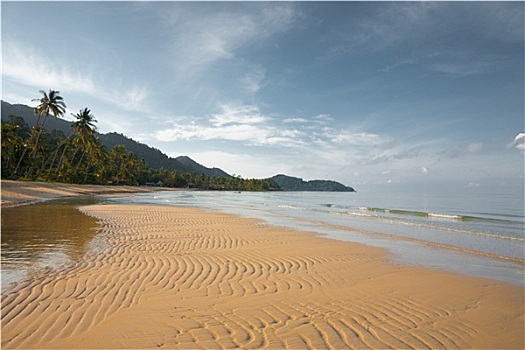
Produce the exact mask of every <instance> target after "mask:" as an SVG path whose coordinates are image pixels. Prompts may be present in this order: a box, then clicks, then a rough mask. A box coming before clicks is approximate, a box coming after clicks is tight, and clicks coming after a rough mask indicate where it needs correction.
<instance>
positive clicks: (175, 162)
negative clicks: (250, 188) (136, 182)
mask: <svg viewBox="0 0 525 350" xmlns="http://www.w3.org/2000/svg"><path fill="white" fill-rule="evenodd" d="M98 137H99V139H100V141H102V143H103V144H104V145H105V146H106V147H107V148H108V149H111V148H113V147H115V146H117V145H124V147H126V149H127V150H128V151H131V152H133V154H135V155H136V156H137V157H138V158H141V159H144V160H145V161H146V162H147V163H148V165H149V166H150V167H151V168H153V169H161V168H162V169H165V170H170V171H171V170H174V171H177V172H180V173H187V172H190V171H193V172H195V173H196V174H204V175H206V176H212V177H225V178H229V177H231V176H230V175H229V174H227V173H226V172H224V171H222V170H221V169H217V168H212V169H210V168H207V167H205V166H203V165H201V164H199V163H197V162H196V161H194V160H193V159H191V158H189V157H185V156H181V157H177V158H170V157H168V156H167V155H166V154H164V153H162V152H161V151H160V150H158V149H156V148H153V147H150V146H148V145H146V144H143V143H140V142H137V141H135V140H133V139H130V138H129V137H126V136H125V135H122V134H119V133H116V132H110V133H107V134H99V135H98Z"/></svg>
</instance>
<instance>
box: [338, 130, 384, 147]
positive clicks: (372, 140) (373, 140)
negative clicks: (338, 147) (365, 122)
mask: <svg viewBox="0 0 525 350" xmlns="http://www.w3.org/2000/svg"><path fill="white" fill-rule="evenodd" d="M332 141H333V142H335V143H343V144H349V145H355V146H377V145H381V144H383V143H385V142H386V139H385V138H384V137H381V136H380V135H378V134H372V133H366V132H361V133H349V132H345V131H342V132H340V133H338V134H337V135H334V136H333V138H332Z"/></svg>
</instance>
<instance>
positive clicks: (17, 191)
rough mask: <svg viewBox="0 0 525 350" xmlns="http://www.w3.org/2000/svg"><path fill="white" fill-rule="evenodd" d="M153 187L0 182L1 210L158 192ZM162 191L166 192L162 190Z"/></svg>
mask: <svg viewBox="0 0 525 350" xmlns="http://www.w3.org/2000/svg"><path fill="white" fill-rule="evenodd" d="M158 190H159V188H155V187H137V186H101V185H73V184H63V183H51V182H31V181H11V180H2V181H1V194H2V196H1V197H2V199H1V205H2V207H3V208H6V207H13V206H17V205H21V204H29V203H32V202H35V201H39V200H45V199H54V198H61V197H77V196H87V195H96V194H120V195H122V194H126V193H138V192H151V191H158ZM162 190H168V189H167V188H163V189H162Z"/></svg>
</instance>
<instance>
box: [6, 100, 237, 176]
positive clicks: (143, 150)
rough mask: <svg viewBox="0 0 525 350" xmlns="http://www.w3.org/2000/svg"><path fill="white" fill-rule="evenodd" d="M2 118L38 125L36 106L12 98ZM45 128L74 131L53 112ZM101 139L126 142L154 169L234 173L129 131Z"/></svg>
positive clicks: (106, 142)
mask: <svg viewBox="0 0 525 350" xmlns="http://www.w3.org/2000/svg"><path fill="white" fill-rule="evenodd" d="M1 113H2V121H4V122H6V121H8V120H9V116H11V115H14V116H20V117H22V118H23V119H24V120H25V122H26V123H27V124H28V125H29V126H30V127H32V126H34V125H35V123H36V117H35V110H34V108H32V107H29V106H25V105H20V104H13V105H12V104H10V103H8V102H5V101H2V109H1ZM44 127H45V129H46V130H47V131H48V132H51V131H53V130H60V131H62V132H63V133H64V134H65V135H69V134H70V129H71V122H69V121H67V120H64V119H61V118H57V119H55V118H54V117H52V116H50V117H48V118H47V120H46V123H45V125H44ZM97 135H98V137H99V139H100V141H101V142H102V144H104V146H106V147H107V148H108V149H112V148H113V147H115V146H117V145H124V146H125V147H126V149H127V150H128V151H130V152H132V153H134V154H135V155H136V156H137V157H138V158H141V159H144V160H145V161H146V163H148V165H149V166H150V167H151V168H153V169H161V168H163V169H166V170H170V171H171V170H174V171H177V172H181V173H186V172H191V171H193V172H195V173H196V174H204V175H206V176H213V177H225V178H230V177H231V176H230V175H229V174H228V173H226V172H224V171H222V170H221V169H218V168H207V167H205V166H203V165H201V164H199V163H197V162H196V161H194V160H193V159H191V158H189V157H186V156H181V157H178V158H171V157H168V156H167V155H166V154H164V153H162V152H161V151H160V150H158V149H156V148H153V147H150V146H148V145H146V144H143V143H140V142H137V141H135V140H133V139H131V138H129V137H127V136H125V135H122V134H119V133H116V132H110V133H107V134H100V133H99V134H97Z"/></svg>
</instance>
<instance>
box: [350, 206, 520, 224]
mask: <svg viewBox="0 0 525 350" xmlns="http://www.w3.org/2000/svg"><path fill="white" fill-rule="evenodd" d="M358 209H359V210H362V211H371V212H378V213H385V214H392V215H405V216H417V217H420V218H429V219H444V220H454V221H490V222H505V223H519V222H517V221H514V220H508V219H495V218H489V217H481V216H471V215H459V214H443V213H431V212H425V211H416V210H403V209H387V208H377V207H359V208H358Z"/></svg>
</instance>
